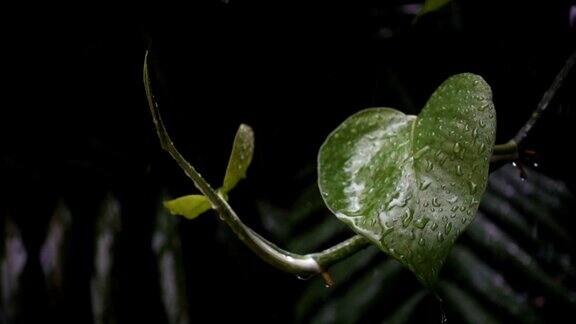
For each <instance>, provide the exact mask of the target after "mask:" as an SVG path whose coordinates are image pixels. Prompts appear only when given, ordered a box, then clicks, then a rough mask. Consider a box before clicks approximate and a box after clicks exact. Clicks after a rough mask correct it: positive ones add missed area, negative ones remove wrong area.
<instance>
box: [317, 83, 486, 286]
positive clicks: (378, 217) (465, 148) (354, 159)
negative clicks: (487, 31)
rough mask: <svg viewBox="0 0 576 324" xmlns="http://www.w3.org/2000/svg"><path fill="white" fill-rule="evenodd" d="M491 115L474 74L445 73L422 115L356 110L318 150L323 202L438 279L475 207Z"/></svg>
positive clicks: (429, 279) (426, 276) (422, 276)
mask: <svg viewBox="0 0 576 324" xmlns="http://www.w3.org/2000/svg"><path fill="white" fill-rule="evenodd" d="M494 115H495V112H494V106H493V103H492V93H491V90H490V87H489V86H488V84H487V83H486V82H485V81H484V80H483V79H482V78H481V77H480V76H477V75H474V74H469V73H465V74H459V75H455V76H453V77H450V78H449V79H448V80H446V81H445V82H444V83H443V84H442V85H441V86H440V87H439V88H438V89H437V90H436V91H435V92H434V94H433V95H432V96H431V98H430V99H429V100H428V102H427V103H426V106H425V107H424V109H423V110H422V112H421V113H420V115H419V116H410V115H405V114H403V113H401V112H399V111H397V110H394V109H390V108H372V109H367V110H363V111H360V112H358V113H356V114H355V115H353V116H351V117H349V118H348V119H347V120H346V121H344V123H342V124H341V125H340V126H339V127H338V128H337V129H336V130H335V131H334V132H332V133H331V134H330V135H329V136H328V138H327V139H326V142H325V143H324V144H323V145H322V147H321V149H320V153H319V155H318V185H319V187H320V192H321V194H322V197H323V199H324V201H325V202H326V205H327V206H328V208H330V210H331V211H332V212H333V213H334V214H335V215H336V216H337V217H338V218H339V219H340V220H341V221H343V222H344V223H346V224H347V225H349V226H350V227H351V228H352V229H353V230H354V231H355V232H357V233H359V234H361V235H364V236H365V237H366V238H368V239H369V240H370V241H371V242H373V243H374V244H375V245H377V246H378V247H380V248H381V249H382V250H383V251H384V252H386V253H388V254H389V255H391V256H392V257H394V258H396V259H397V260H398V261H400V262H401V263H402V264H403V265H404V266H406V267H407V268H409V269H410V270H411V271H412V272H414V273H415V274H416V276H417V277H418V279H419V280H420V281H421V282H422V283H423V284H425V285H426V286H433V285H434V283H435V282H436V278H437V276H438V272H439V269H440V268H441V266H442V264H443V263H444V260H445V259H446V256H447V254H448V252H449V251H450V248H451V247H452V245H453V244H454V241H455V240H456V238H457V237H458V236H459V235H460V233H462V231H463V230H464V229H465V228H466V226H468V224H470V222H471V221H472V219H473V217H474V215H475V213H476V210H477V209H478V204H479V202H480V198H481V196H482V193H483V192H484V189H485V186H486V180H487V178H488V165H489V160H490V156H491V154H492V149H493V146H494V137H495V130H496V122H495V116H494Z"/></svg>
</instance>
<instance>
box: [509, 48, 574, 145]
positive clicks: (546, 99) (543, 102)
mask: <svg viewBox="0 0 576 324" xmlns="http://www.w3.org/2000/svg"><path fill="white" fill-rule="evenodd" d="M574 62H576V51H574V52H573V53H572V55H570V57H569V58H568V60H567V61H566V63H564V67H563V68H562V70H560V72H558V75H556V78H555V79H554V82H552V85H551V86H550V88H549V89H548V90H547V91H546V92H545V93H544V96H542V99H540V102H539V103H538V106H537V107H536V110H534V112H533V113H532V116H530V119H529V120H528V121H527V122H526V124H524V126H523V127H522V128H521V129H520V130H519V131H518V133H516V136H514V142H516V143H517V144H518V145H520V144H521V143H522V141H523V140H524V139H525V138H526V136H528V133H529V132H530V130H531V129H532V127H534V125H535V124H536V122H537V121H538V120H539V119H540V116H541V115H542V113H543V112H544V111H545V110H546V108H548V105H549V104H550V101H551V100H552V98H553V97H554V95H555V94H556V91H557V90H558V89H559V88H560V86H561V85H562V81H564V79H565V78H566V76H567V75H568V72H570V69H571V68H572V66H573V65H574Z"/></svg>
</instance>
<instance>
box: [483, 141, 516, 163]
mask: <svg viewBox="0 0 576 324" xmlns="http://www.w3.org/2000/svg"><path fill="white" fill-rule="evenodd" d="M517 159H518V144H516V142H515V141H514V140H510V141H508V142H506V143H504V144H499V145H494V150H493V151H492V157H491V159H490V162H499V161H514V160H517Z"/></svg>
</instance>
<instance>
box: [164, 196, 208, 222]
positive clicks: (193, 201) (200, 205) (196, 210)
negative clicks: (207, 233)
mask: <svg viewBox="0 0 576 324" xmlns="http://www.w3.org/2000/svg"><path fill="white" fill-rule="evenodd" d="M164 207H166V208H168V210H169V211H170V213H172V214H177V215H182V216H184V217H186V218H188V219H194V218H196V217H198V216H199V215H200V214H202V213H204V212H207V211H208V210H210V208H212V206H211V205H210V201H209V200H208V198H206V196H203V195H188V196H182V197H180V198H176V199H173V200H169V201H165V202H164Z"/></svg>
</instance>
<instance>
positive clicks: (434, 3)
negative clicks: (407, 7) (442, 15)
mask: <svg viewBox="0 0 576 324" xmlns="http://www.w3.org/2000/svg"><path fill="white" fill-rule="evenodd" d="M449 2H450V0H426V1H425V2H424V4H423V5H422V9H420V12H418V15H417V16H416V19H418V18H419V17H422V16H424V15H425V14H427V13H430V12H432V11H436V10H438V9H440V8H442V7H444V6H445V5H447V4H448V3H449Z"/></svg>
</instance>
